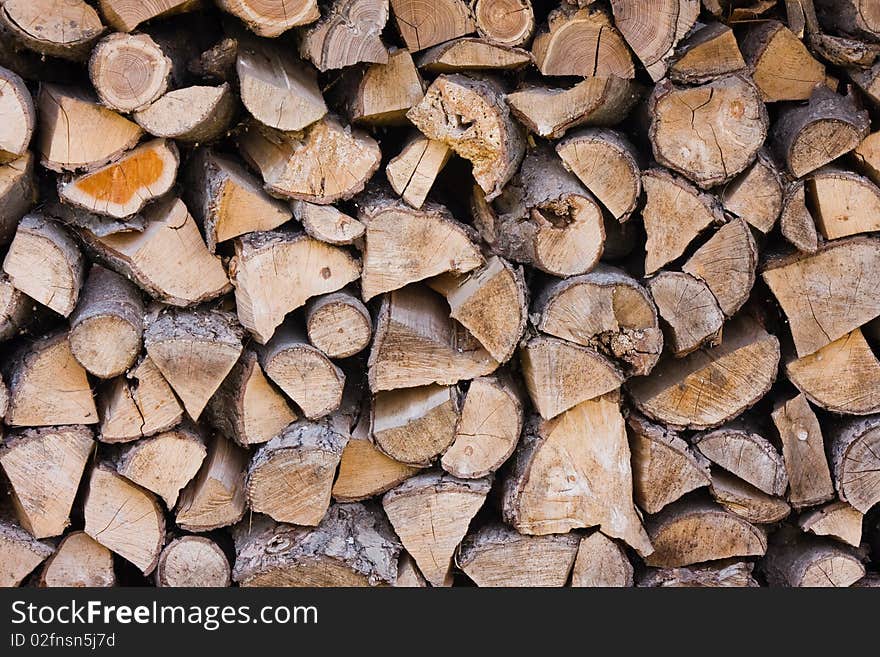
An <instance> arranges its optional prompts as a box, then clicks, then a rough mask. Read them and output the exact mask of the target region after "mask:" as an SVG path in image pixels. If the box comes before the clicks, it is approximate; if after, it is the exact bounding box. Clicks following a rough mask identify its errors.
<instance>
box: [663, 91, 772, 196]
mask: <svg viewBox="0 0 880 657" xmlns="http://www.w3.org/2000/svg"><path fill="white" fill-rule="evenodd" d="M649 103H650V112H651V116H652V120H651V130H650V137H651V146H652V147H653V151H654V157H655V158H656V160H657V162H659V163H660V164H662V165H664V166H667V167H669V168H670V169H673V170H675V171H677V172H679V173H681V174H682V175H684V176H686V177H688V178H689V179H690V180H692V181H694V182H695V183H696V184H697V185H699V186H700V187H702V188H703V189H706V188H709V187H713V186H715V185H719V184H721V183H724V182H727V181H728V180H730V179H731V178H733V177H734V176H735V175H736V174H738V173H740V172H741V171H744V170H745V169H746V167H748V166H749V164H751V163H752V161H753V160H754V159H755V155H756V154H757V152H758V149H759V148H761V146H762V145H763V143H764V140H765V139H766V137H767V127H768V125H769V119H768V117H767V108H766V107H765V106H764V103H763V102H762V100H761V98H760V96H759V95H758V91H757V89H756V88H755V87H754V85H753V84H752V83H751V82H750V81H748V80H747V79H746V78H744V77H742V76H738V75H732V76H728V77H723V78H719V79H717V80H714V81H712V82H709V83H706V84H703V85H699V86H696V87H676V86H675V85H673V84H672V83H670V82H668V81H664V82H660V83H659V84H657V86H656V87H654V92H653V94H652V95H651V99H650V101H649Z"/></svg>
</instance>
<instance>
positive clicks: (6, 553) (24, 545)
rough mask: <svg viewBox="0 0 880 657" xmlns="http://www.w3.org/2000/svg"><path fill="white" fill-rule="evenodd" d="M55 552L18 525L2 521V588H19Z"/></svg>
mask: <svg viewBox="0 0 880 657" xmlns="http://www.w3.org/2000/svg"><path fill="white" fill-rule="evenodd" d="M54 551H55V548H54V547H52V546H51V545H49V544H48V543H44V542H43V541H38V540H36V539H35V538H34V537H33V536H31V535H30V534H29V533H28V532H26V531H25V530H23V529H22V528H21V527H19V526H18V525H16V524H14V523H12V522H7V521H5V520H3V521H0V587H3V588H9V587H13V586H18V585H19V584H21V582H22V581H23V580H24V578H25V577H27V576H28V575H29V574H30V573H31V571H33V570H34V568H36V567H37V566H39V565H40V564H41V563H43V561H45V560H46V558H47V557H49V555H51V554H52V553H53V552H54Z"/></svg>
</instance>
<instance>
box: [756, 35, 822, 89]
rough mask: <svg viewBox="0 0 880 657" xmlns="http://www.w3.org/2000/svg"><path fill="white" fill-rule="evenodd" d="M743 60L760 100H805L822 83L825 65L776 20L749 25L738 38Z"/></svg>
mask: <svg viewBox="0 0 880 657" xmlns="http://www.w3.org/2000/svg"><path fill="white" fill-rule="evenodd" d="M742 50H743V54H744V55H745V56H746V61H747V62H748V63H749V65H750V66H751V67H752V68H753V69H754V73H753V74H752V77H753V79H754V81H755V86H756V87H758V90H759V91H760V92H761V97H762V98H763V99H764V102H768V103H773V102H776V101H780V100H809V98H810V96H811V95H812V94H813V88H814V87H815V86H816V85H817V84H824V83H825V67H824V66H823V65H822V64H821V63H819V62H818V61H816V59H814V58H813V56H812V55H811V54H810V51H809V50H807V47H806V46H805V45H804V43H803V41H801V40H800V39H799V38H798V37H797V35H796V34H795V33H794V32H792V31H791V30H790V29H788V28H787V27H786V26H785V25H783V24H782V23H780V22H779V21H773V20H770V21H760V22H757V23H755V24H754V25H752V26H751V27H750V28H749V30H748V32H747V33H746V35H745V38H744V39H743V41H742Z"/></svg>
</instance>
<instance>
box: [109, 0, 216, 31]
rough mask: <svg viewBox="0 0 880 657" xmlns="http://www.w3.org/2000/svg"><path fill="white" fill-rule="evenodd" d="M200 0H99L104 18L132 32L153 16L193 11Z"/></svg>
mask: <svg viewBox="0 0 880 657" xmlns="http://www.w3.org/2000/svg"><path fill="white" fill-rule="evenodd" d="M199 2H200V0H98V6H99V7H100V9H101V14H102V15H103V16H104V20H105V21H106V22H107V23H109V24H110V26H111V27H113V28H115V29H116V30H119V31H120V32H131V31H132V30H133V29H135V28H136V27H137V26H138V25H140V24H141V23H143V22H145V21H148V20H151V19H153V18H159V17H165V16H170V15H173V14H179V13H182V12H186V11H191V10H193V9H196V8H197V7H198V6H199Z"/></svg>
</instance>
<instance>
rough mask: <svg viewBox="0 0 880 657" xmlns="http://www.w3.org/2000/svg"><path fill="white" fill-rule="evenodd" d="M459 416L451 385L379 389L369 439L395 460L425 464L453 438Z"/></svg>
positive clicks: (456, 395)
mask: <svg viewBox="0 0 880 657" xmlns="http://www.w3.org/2000/svg"><path fill="white" fill-rule="evenodd" d="M459 415H460V403H459V398H458V391H457V389H456V388H455V387H453V386H438V385H429V386H422V387H418V388H406V389H404V390H390V391H383V392H379V393H377V394H376V397H375V399H374V401H373V415H372V428H371V433H372V435H373V442H375V444H376V446H377V447H378V448H379V449H380V450H381V451H382V452H383V453H385V454H386V455H388V456H389V457H391V458H393V459H394V460H396V461H399V462H401V463H404V464H406V465H413V466H420V467H424V466H429V465H430V464H431V463H432V462H433V461H434V460H435V459H436V458H437V457H438V456H440V455H441V454H442V453H443V452H445V451H446V449H447V448H448V447H449V446H450V445H451V444H452V442H453V440H455V430H456V426H457V424H458V421H459Z"/></svg>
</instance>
